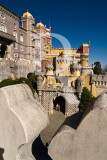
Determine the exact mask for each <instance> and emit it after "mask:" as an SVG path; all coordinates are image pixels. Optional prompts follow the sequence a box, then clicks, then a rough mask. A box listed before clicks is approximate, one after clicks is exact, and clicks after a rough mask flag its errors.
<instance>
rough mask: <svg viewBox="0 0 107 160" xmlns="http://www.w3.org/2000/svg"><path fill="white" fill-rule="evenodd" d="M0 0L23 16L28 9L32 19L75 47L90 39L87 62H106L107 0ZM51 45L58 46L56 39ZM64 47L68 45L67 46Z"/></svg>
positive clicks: (103, 64) (59, 44) (103, 63)
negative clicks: (88, 60) (88, 59)
mask: <svg viewBox="0 0 107 160" xmlns="http://www.w3.org/2000/svg"><path fill="white" fill-rule="evenodd" d="M0 3H1V4H3V5H4V6H6V7H7V8H9V9H10V10H12V11H13V12H15V13H16V14H17V15H19V16H22V15H23V13H24V12H26V11H27V9H28V11H29V12H30V13H31V14H32V15H33V16H34V18H35V22H36V23H38V22H40V20H41V21H42V23H43V24H46V26H47V27H49V21H50V25H51V28H52V33H57V34H61V35H62V36H64V37H66V38H67V39H68V40H69V42H70V43H71V46H72V48H78V47H79V46H80V44H82V43H88V42H89V40H90V42H91V46H90V64H92V63H94V62H95V61H100V62H101V64H102V67H103V66H105V65H106V64H107V0H64V1H62V0H45V1H44V0H30V1H26V0H23V1H22V0H18V1H14V0H1V1H0ZM52 44H53V47H58V48H59V47H61V46H62V45H61V43H60V42H59V41H58V40H54V39H53V41H52ZM66 47H67V46H66Z"/></svg>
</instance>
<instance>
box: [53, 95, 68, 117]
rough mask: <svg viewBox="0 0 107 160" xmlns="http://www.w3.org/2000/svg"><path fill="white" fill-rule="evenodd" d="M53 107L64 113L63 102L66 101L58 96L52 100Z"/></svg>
mask: <svg viewBox="0 0 107 160" xmlns="http://www.w3.org/2000/svg"><path fill="white" fill-rule="evenodd" d="M53 104H54V108H55V109H56V110H59V111H61V112H62V113H63V114H65V104H66V101H65V99H64V98H63V97H62V96H58V97H56V98H55V100H53Z"/></svg>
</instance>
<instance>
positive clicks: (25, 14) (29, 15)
mask: <svg viewBox="0 0 107 160" xmlns="http://www.w3.org/2000/svg"><path fill="white" fill-rule="evenodd" d="M26 16H28V17H32V18H33V16H32V15H31V14H30V13H29V12H28V11H27V12H25V13H24V14H23V17H26Z"/></svg>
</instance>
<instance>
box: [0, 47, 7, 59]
mask: <svg viewBox="0 0 107 160" xmlns="http://www.w3.org/2000/svg"><path fill="white" fill-rule="evenodd" d="M6 50H7V46H6V45H5V44H2V45H1V51H0V56H1V58H4V57H5V53H6Z"/></svg>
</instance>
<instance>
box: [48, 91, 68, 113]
mask: <svg viewBox="0 0 107 160" xmlns="http://www.w3.org/2000/svg"><path fill="white" fill-rule="evenodd" d="M58 97H59V98H58ZM56 98H57V99H56ZM60 99H62V100H63V103H64V106H62V105H61V104H59V105H61V108H60V109H61V112H63V113H64V114H66V104H67V101H66V97H65V96H64V95H63V93H60V92H54V93H53V94H52V95H51V96H50V97H49V100H48V113H49V114H53V109H54V108H55V104H56V102H57V101H58V102H59V101H60ZM55 100H56V102H55Z"/></svg>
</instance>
